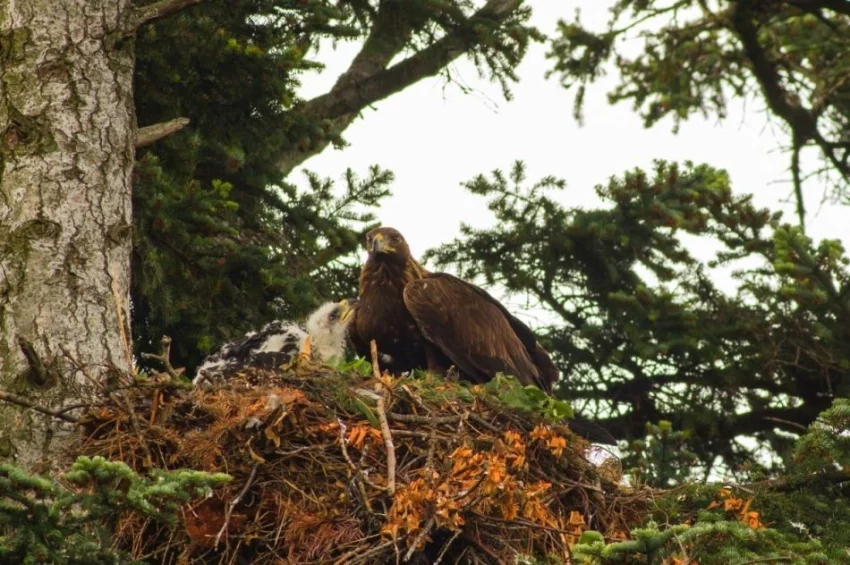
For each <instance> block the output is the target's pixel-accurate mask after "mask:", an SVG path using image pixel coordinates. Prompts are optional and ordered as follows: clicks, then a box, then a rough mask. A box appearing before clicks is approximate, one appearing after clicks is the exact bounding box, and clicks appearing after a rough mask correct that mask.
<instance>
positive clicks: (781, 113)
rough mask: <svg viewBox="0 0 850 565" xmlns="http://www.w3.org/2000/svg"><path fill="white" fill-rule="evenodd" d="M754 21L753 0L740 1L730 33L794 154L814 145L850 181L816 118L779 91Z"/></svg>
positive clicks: (776, 71)
mask: <svg viewBox="0 0 850 565" xmlns="http://www.w3.org/2000/svg"><path fill="white" fill-rule="evenodd" d="M839 1H843V0H839ZM843 3H844V4H847V2H843ZM808 4H811V2H809V3H808ZM755 18H756V14H755V10H754V6H753V0H740V1H739V2H737V3H736V4H735V9H734V10H733V11H732V19H731V21H732V30H733V31H734V32H735V33H736V34H737V35H738V38H739V39H740V40H741V45H742V46H743V49H744V55H746V57H747V59H749V61H750V65H751V67H752V72H753V75H754V76H755V78H756V80H757V81H758V83H759V85H760V86H761V90H762V93H763V94H764V97H765V100H766V101H767V105H768V107H769V108H770V110H771V111H772V112H773V113H774V114H776V115H777V116H778V117H779V118H781V119H782V120H783V121H785V123H787V124H788V127H790V128H791V133H792V136H793V138H794V147H795V150H798V148H800V147H802V146H803V145H805V144H806V143H807V142H808V141H814V142H815V143H816V144H817V146H818V147H819V148H820V149H821V151H822V152H823V155H824V157H825V158H826V159H827V161H829V162H830V163H832V165H833V166H834V167H835V169H836V170H837V171H838V173H839V174H840V175H841V176H842V177H844V178H845V179H850V167H848V166H846V165H845V164H844V163H843V162H842V161H841V160H840V159H839V158H838V156H837V155H836V153H835V149H836V147H835V144H833V143H830V142H829V141H827V140H826V139H824V137H823V135H822V134H821V132H820V130H819V129H818V123H817V122H818V119H817V116H816V114H815V113H814V112H812V111H810V110H808V109H806V108H804V107H803V105H802V104H801V103H800V100H799V98H798V97H797V96H796V95H794V94H793V93H791V92H788V91H787V90H786V89H785V88H783V87H782V79H781V77H780V74H779V68H778V65H777V64H776V63H775V62H774V61H772V60H771V59H770V57H768V54H767V53H766V52H765V50H764V48H762V46H761V44H760V43H759V39H758V28H757V27H756V25H755V24H754V23H753V21H754V19H755ZM798 181H799V175H797V176H795V185H796V183H797V182H798ZM795 193H796V194H795V196H796V198H797V209H798V213H799V214H803V213H804V207H803V202H802V191H801V190H800V189H799V187H798V186H795ZM801 227H802V224H801Z"/></svg>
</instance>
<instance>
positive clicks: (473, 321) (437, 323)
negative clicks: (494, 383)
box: [404, 273, 558, 392]
mask: <svg viewBox="0 0 850 565" xmlns="http://www.w3.org/2000/svg"><path fill="white" fill-rule="evenodd" d="M404 303H405V305H406V306H407V309H408V310H409V311H410V313H411V314H412V315H413V319H414V320H415V321H416V324H417V325H418V326H419V329H420V330H421V331H422V334H423V335H424V336H425V339H426V340H427V341H429V342H431V343H433V344H434V345H435V346H436V347H437V348H438V349H439V350H440V351H441V352H442V353H443V354H444V355H445V357H447V358H448V359H449V360H450V361H451V363H453V364H454V365H455V366H457V368H458V369H459V370H460V371H461V373H462V374H463V375H464V377H465V378H467V379H469V380H471V381H473V382H487V381H489V380H490V379H492V378H493V377H494V376H495V375H496V373H498V372H503V373H506V374H510V375H514V376H515V377H516V378H517V379H519V381H520V382H521V383H523V384H525V385H529V384H533V385H536V386H538V387H540V388H541V389H543V390H545V391H547V392H550V391H551V390H552V384H553V382H554V381H555V380H557V377H558V370H557V368H556V367H555V365H554V363H553V362H552V360H551V358H550V357H549V354H548V353H547V352H546V351H545V350H544V349H543V348H542V347H540V344H538V343H537V340H536V339H535V338H534V334H533V333H532V332H531V330H530V329H528V327H527V326H526V325H525V324H523V323H522V322H521V321H519V320H518V319H517V318H515V317H514V316H513V315H511V314H510V313H509V312H508V311H507V310H506V309H505V308H504V306H502V305H501V304H500V303H499V302H498V301H497V300H495V299H494V298H493V297H491V296H490V295H489V294H487V292H485V291H484V290H482V289H480V288H478V287H476V286H474V285H471V284H469V283H467V282H465V281H462V280H461V279H459V278H457V277H454V276H452V275H449V274H446V273H430V274H428V275H427V276H426V277H425V278H422V279H419V280H416V281H412V282H411V283H409V284H407V286H406V287H405V289H404ZM429 368H431V369H436V368H435V367H429Z"/></svg>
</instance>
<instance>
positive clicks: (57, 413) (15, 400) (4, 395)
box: [0, 390, 78, 424]
mask: <svg viewBox="0 0 850 565" xmlns="http://www.w3.org/2000/svg"><path fill="white" fill-rule="evenodd" d="M0 400H2V401H3V402H8V403H9V404H17V405H18V406H23V407H24V408H29V409H31V410H35V411H36V412H41V413H42V414H47V415H48V416H53V417H54V418H58V419H59V420H64V421H66V422H69V423H71V424H76V423H77V422H78V420H77V419H76V418H74V417H73V416H69V415H68V414H65V412H66V411H67V410H70V409H71V408H73V407H69V408H63V409H62V410H51V409H50V408H45V407H43V406H38V405H36V404H33V403H32V402H30V401H29V400H27V399H25V398H21V397H20V396H16V395H14V394H11V393H9V392H4V391H2V390H0Z"/></svg>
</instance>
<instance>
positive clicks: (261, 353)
mask: <svg viewBox="0 0 850 565" xmlns="http://www.w3.org/2000/svg"><path fill="white" fill-rule="evenodd" d="M342 311H343V308H342V307H341V305H340V304H339V303H337V302H325V303H324V304H322V305H321V306H319V307H318V308H317V309H316V310H315V311H314V312H313V313H312V314H310V316H309V317H308V318H307V321H306V323H305V324H304V325H303V326H301V325H299V324H295V323H293V322H289V321H285V320H275V321H274V322H270V323H268V324H266V325H265V326H263V328H262V329H261V330H260V331H256V332H248V333H247V334H245V337H243V338H242V339H240V340H235V341H231V342H229V343H226V344H225V345H223V346H222V347H221V349H219V351H218V352H216V353H214V354H212V355H210V356H209V357H207V358H206V359H204V362H203V363H202V364H201V365H200V367H199V368H198V373H197V376H196V377H195V379H194V381H193V382H194V383H195V384H199V383H202V382H205V381H209V382H212V381H213V380H217V379H220V378H227V377H228V376H231V375H234V374H236V373H238V372H239V371H241V370H243V369H244V368H246V367H260V368H265V369H273V368H276V367H279V366H280V365H283V364H286V363H288V362H290V361H292V359H293V358H294V357H295V356H296V355H298V353H299V352H300V351H301V349H302V347H303V346H304V340H305V339H306V338H307V336H308V335H309V336H310V342H311V352H310V353H311V355H310V358H311V360H312V361H315V362H317V363H327V362H329V361H331V360H333V359H342V358H343V357H344V356H345V347H346V337H347V328H348V322H349V321H350V320H346V321H342V320H341V314H342Z"/></svg>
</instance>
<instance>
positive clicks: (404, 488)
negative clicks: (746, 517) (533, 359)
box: [75, 365, 646, 565]
mask: <svg viewBox="0 0 850 565" xmlns="http://www.w3.org/2000/svg"><path fill="white" fill-rule="evenodd" d="M357 369H358V368H357V367H355V368H350V369H348V370H336V369H330V368H327V367H325V368H321V367H313V366H304V365H302V366H299V367H297V368H295V369H291V370H285V371H260V370H247V371H245V372H244V373H242V374H240V375H238V376H237V377H236V378H234V379H232V380H231V381H229V382H228V383H227V384H226V385H223V386H221V387H220V388H215V389H201V388H180V387H177V386H174V385H173V384H172V383H171V382H168V381H164V382H159V383H156V382H148V383H144V384H143V385H141V386H134V387H130V388H129V389H126V390H125V392H123V393H121V395H120V396H119V395H116V394H113V395H112V396H111V402H110V403H108V404H107V405H106V406H105V407H102V408H99V409H98V410H96V411H91V412H89V413H88V414H87V415H86V416H85V418H84V419H83V421H82V423H83V424H84V425H83V426H82V429H83V435H82V438H81V445H79V446H77V447H76V448H75V451H76V452H77V453H81V454H85V455H90V456H91V455H102V456H104V457H107V458H109V459H113V460H122V461H124V462H126V463H127V464H129V465H130V466H131V467H133V468H135V469H136V470H138V471H144V470H145V469H146V468H148V467H150V466H155V467H159V468H166V469H176V468H192V469H196V470H204V471H210V472H225V473H228V474H230V475H231V476H232V477H233V480H232V481H231V482H230V483H229V484H228V485H227V486H226V487H224V488H221V489H219V490H218V491H216V492H215V493H214V495H213V496H212V497H210V498H207V499H205V500H202V501H199V502H196V503H193V504H191V505H187V506H186V507H185V508H184V511H183V516H181V527H180V528H179V529H178V530H177V531H174V530H167V529H165V528H164V527H163V526H159V525H156V524H154V523H153V522H148V521H144V520H142V519H140V518H136V517H129V516H128V517H127V518H126V519H125V520H123V521H122V522H121V523H120V524H118V532H119V536H118V540H119V543H121V544H122V545H124V547H125V548H129V549H130V550H131V552H132V554H133V555H134V556H135V557H137V558H140V559H145V560H146V561H148V562H151V563H246V564H247V563H254V564H264V563H293V564H295V563H298V564H302V565H303V564H307V563H340V564H341V563H351V564H356V563H362V564H369V563H403V562H409V563H435V562H442V563H513V562H515V561H516V558H517V555H520V554H524V555H531V556H535V557H537V558H544V557H547V556H550V557H551V556H556V557H557V558H559V559H560V560H561V562H563V563H569V562H570V548H571V547H572V545H574V544H575V542H576V541H577V540H578V537H579V536H580V534H581V533H582V532H584V531H585V530H588V529H591V530H596V531H598V532H600V533H602V534H603V535H604V536H605V537H607V538H614V539H623V538H625V537H626V535H627V533H628V524H630V523H631V524H634V523H637V522H638V521H639V518H640V516H641V515H642V514H643V512H644V508H645V507H646V495H645V494H644V493H642V492H637V491H633V490H629V489H624V488H623V487H621V486H618V485H617V483H616V481H617V477H615V476H611V474H610V473H605V472H603V471H601V470H600V469H598V468H597V467H596V466H595V465H593V464H592V463H590V462H589V461H588V459H587V448H588V444H587V443H586V442H585V441H584V440H582V439H581V438H579V437H578V436H575V435H573V434H572V433H571V432H570V431H569V430H568V429H567V428H566V427H565V426H562V425H558V424H552V423H547V422H546V421H545V420H543V419H542V418H541V417H539V416H536V415H534V414H533V413H529V412H524V411H519V410H515V409H510V408H507V407H506V405H505V404H503V403H501V402H500V401H499V398H498V396H497V395H493V394H492V393H490V392H488V391H486V390H484V388H483V387H480V386H475V387H469V386H465V385H462V384H458V383H455V382H449V381H445V380H443V379H439V378H436V377H433V376H430V375H425V376H417V377H406V378H390V377H387V376H382V377H376V376H375V375H374V374H373V373H371V372H370V371H368V367H367V368H366V369H367V370H363V367H360V368H359V369H360V370H357ZM364 373H366V374H364Z"/></svg>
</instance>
